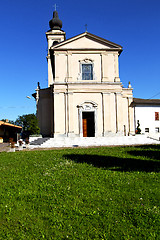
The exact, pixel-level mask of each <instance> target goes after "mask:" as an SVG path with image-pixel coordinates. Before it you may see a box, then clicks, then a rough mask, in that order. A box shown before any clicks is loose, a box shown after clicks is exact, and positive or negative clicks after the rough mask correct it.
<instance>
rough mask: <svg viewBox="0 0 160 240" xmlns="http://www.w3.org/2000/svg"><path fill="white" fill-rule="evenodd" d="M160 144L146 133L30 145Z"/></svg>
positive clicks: (55, 140) (40, 146) (70, 139)
mask: <svg viewBox="0 0 160 240" xmlns="http://www.w3.org/2000/svg"><path fill="white" fill-rule="evenodd" d="M146 144H160V141H158V140H155V139H151V138H149V137H147V136H146V135H136V136H129V137H125V136H116V137H98V138H92V137H91V138H78V137H77V138H49V139H48V140H47V141H45V142H43V143H42V144H38V141H37V144H36V145H31V144H30V146H29V148H30V149H34V148H61V147H63V148H64V147H91V146H127V145H146Z"/></svg>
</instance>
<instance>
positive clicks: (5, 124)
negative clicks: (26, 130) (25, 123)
mask: <svg viewBox="0 0 160 240" xmlns="http://www.w3.org/2000/svg"><path fill="white" fill-rule="evenodd" d="M2 125H3V126H8V127H14V128H22V127H21V126H17V125H14V124H11V123H8V122H3V121H0V126H2Z"/></svg>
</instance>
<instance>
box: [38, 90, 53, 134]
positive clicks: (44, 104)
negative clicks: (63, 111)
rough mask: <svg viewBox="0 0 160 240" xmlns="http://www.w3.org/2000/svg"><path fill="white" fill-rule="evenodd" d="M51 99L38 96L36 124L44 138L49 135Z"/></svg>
mask: <svg viewBox="0 0 160 240" xmlns="http://www.w3.org/2000/svg"><path fill="white" fill-rule="evenodd" d="M51 114H52V111H51V98H50V95H49V96H45V97H42V96H41V94H40V98H39V102H38V111H37V117H38V124H39V127H40V130H41V134H42V135H44V136H50V135H51Z"/></svg>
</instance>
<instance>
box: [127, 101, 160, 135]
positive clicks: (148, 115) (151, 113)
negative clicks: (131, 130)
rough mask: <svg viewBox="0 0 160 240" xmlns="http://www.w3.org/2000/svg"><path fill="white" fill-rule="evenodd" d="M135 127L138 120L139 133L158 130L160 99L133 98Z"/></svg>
mask: <svg viewBox="0 0 160 240" xmlns="http://www.w3.org/2000/svg"><path fill="white" fill-rule="evenodd" d="M131 105H132V106H133V107H134V118H135V127H137V124H138V122H139V124H140V129H141V133H157V132H160V116H159V114H160V99H141V98H133V103H132V104H131Z"/></svg>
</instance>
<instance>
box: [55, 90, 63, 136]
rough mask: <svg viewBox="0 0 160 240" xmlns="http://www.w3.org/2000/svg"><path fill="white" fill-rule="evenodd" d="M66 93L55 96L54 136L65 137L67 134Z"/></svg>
mask: <svg viewBox="0 0 160 240" xmlns="http://www.w3.org/2000/svg"><path fill="white" fill-rule="evenodd" d="M65 98H66V96H65V94H64V93H55V94H54V135H55V136H56V135H64V134H65V132H66V126H65V122H66V117H65V112H66V109H65V101H66V99H65Z"/></svg>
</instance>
